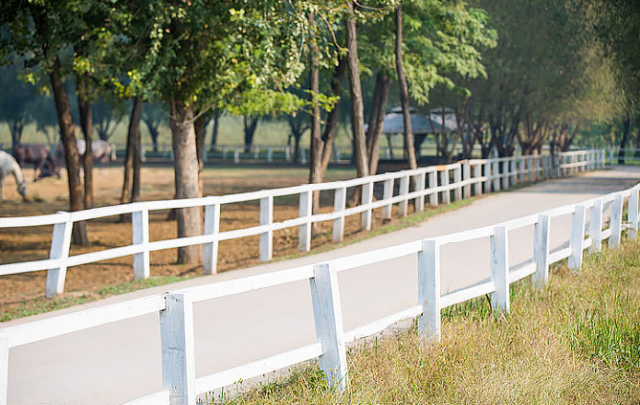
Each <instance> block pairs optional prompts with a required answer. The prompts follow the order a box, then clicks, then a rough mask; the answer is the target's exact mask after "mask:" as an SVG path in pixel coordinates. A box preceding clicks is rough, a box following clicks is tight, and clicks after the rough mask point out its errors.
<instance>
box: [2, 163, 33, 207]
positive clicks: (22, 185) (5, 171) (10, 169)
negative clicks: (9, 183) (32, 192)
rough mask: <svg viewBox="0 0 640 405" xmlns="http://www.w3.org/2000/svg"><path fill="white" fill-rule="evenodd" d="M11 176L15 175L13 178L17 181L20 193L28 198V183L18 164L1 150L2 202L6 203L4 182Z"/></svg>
mask: <svg viewBox="0 0 640 405" xmlns="http://www.w3.org/2000/svg"><path fill="white" fill-rule="evenodd" d="M10 174H13V177H15V179H16V185H17V187H18V193H20V195H21V196H22V197H26V195H27V183H26V182H25V181H24V177H22V172H21V171H20V166H19V165H18V162H16V160H15V159H14V158H13V156H11V155H10V154H8V153H7V152H5V151H2V150H0V199H2V201H4V192H3V191H2V183H3V182H4V178H5V177H6V176H8V175H10Z"/></svg>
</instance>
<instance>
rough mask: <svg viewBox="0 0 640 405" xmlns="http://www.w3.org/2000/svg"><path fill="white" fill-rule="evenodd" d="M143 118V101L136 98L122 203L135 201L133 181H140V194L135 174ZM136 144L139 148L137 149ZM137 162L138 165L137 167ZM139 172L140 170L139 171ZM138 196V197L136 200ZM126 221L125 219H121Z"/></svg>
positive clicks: (125, 161)
mask: <svg viewBox="0 0 640 405" xmlns="http://www.w3.org/2000/svg"><path fill="white" fill-rule="evenodd" d="M141 117H142V99H141V98H140V97H136V98H135V99H134V100H133V107H132V108H131V118H130V119H129V130H128V132H127V150H126V152H125V159H124V179H123V181H122V194H121V195H120V203H121V204H126V203H129V202H133V201H134V194H135V192H134V189H135V188H136V187H135V186H132V184H131V181H132V179H133V180H134V181H133V182H134V184H135V182H136V180H137V181H138V194H139V178H140V175H139V174H138V175H136V174H135V168H136V166H137V167H138V168H139V166H140V163H139V162H140V149H139V148H140V146H139V145H140V119H141ZM136 143H137V144H138V147H136ZM136 161H137V162H138V164H137V165H136ZM138 170H139V169H138ZM137 197H138V196H137V195H136V196H135V198H137ZM121 219H124V218H121Z"/></svg>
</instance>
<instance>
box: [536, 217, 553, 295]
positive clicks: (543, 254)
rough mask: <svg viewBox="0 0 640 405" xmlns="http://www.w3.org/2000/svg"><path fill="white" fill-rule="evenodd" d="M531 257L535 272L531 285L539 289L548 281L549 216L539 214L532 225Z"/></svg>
mask: <svg viewBox="0 0 640 405" xmlns="http://www.w3.org/2000/svg"><path fill="white" fill-rule="evenodd" d="M533 232H534V236H533V237H534V240H533V258H534V260H535V262H536V272H535V273H533V277H532V281H533V286H534V287H535V288H537V289H539V290H542V289H544V288H545V287H546V285H547V282H548V281H549V238H550V235H551V217H550V216H549V215H540V216H539V217H538V222H536V225H535V227H534V231H533Z"/></svg>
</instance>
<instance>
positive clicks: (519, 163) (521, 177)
mask: <svg viewBox="0 0 640 405" xmlns="http://www.w3.org/2000/svg"><path fill="white" fill-rule="evenodd" d="M525 159H526V158H525V157H523V156H521V157H520V160H519V161H517V162H514V163H515V165H516V167H517V168H518V184H522V183H524V161H525Z"/></svg>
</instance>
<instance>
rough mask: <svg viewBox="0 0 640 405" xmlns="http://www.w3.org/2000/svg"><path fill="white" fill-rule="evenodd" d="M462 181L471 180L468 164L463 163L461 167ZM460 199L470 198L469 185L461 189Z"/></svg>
mask: <svg viewBox="0 0 640 405" xmlns="http://www.w3.org/2000/svg"><path fill="white" fill-rule="evenodd" d="M462 180H464V181H469V180H471V165H470V164H469V162H468V161H467V162H465V163H464V164H463V165H462ZM462 197H463V198H469V197H471V184H467V185H466V186H464V187H463V188H462Z"/></svg>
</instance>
